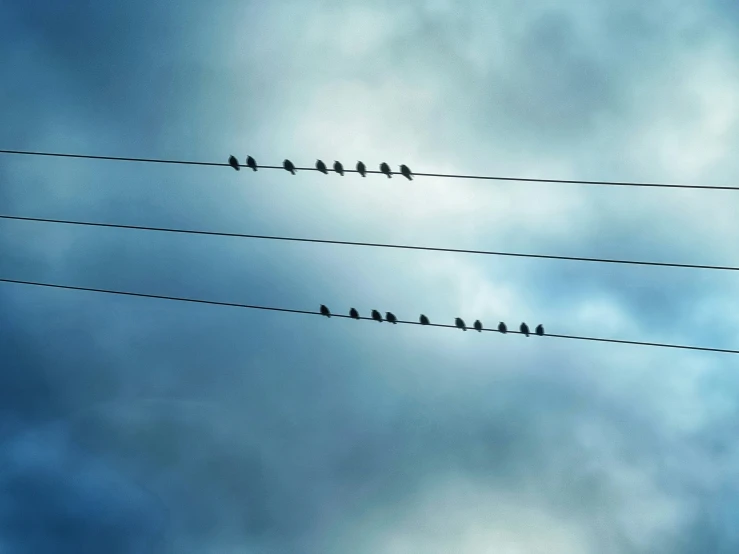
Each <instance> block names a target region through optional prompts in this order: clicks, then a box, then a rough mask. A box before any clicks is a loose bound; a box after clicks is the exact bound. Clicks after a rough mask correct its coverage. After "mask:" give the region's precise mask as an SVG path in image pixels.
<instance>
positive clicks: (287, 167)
mask: <svg viewBox="0 0 739 554" xmlns="http://www.w3.org/2000/svg"><path fill="white" fill-rule="evenodd" d="M282 167H284V168H285V171H289V172H290V173H292V174H293V175H295V164H293V163H292V162H291V161H290V160H285V161H284V162H282Z"/></svg>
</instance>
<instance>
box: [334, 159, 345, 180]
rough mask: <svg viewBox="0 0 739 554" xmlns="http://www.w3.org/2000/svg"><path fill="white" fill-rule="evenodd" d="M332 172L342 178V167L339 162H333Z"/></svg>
mask: <svg viewBox="0 0 739 554" xmlns="http://www.w3.org/2000/svg"><path fill="white" fill-rule="evenodd" d="M334 171H335V172H336V173H338V174H339V175H341V176H342V177H343V176H344V166H343V165H341V162H334Z"/></svg>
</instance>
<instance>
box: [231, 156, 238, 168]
mask: <svg viewBox="0 0 739 554" xmlns="http://www.w3.org/2000/svg"><path fill="white" fill-rule="evenodd" d="M228 165H230V166H231V167H233V168H234V169H235V170H236V171H239V160H237V159H236V156H229V157H228Z"/></svg>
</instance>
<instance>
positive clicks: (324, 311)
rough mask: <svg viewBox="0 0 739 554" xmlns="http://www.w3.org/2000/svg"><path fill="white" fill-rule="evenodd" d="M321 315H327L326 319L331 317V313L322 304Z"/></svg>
mask: <svg viewBox="0 0 739 554" xmlns="http://www.w3.org/2000/svg"><path fill="white" fill-rule="evenodd" d="M321 315H325V316H326V317H331V311H330V310H329V309H328V308H327V307H326V306H324V305H323V304H321Z"/></svg>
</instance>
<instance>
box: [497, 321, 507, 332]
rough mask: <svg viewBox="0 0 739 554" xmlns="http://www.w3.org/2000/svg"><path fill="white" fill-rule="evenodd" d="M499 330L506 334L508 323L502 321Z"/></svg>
mask: <svg viewBox="0 0 739 554" xmlns="http://www.w3.org/2000/svg"><path fill="white" fill-rule="evenodd" d="M498 331H500V332H501V333H503V334H505V333H507V332H508V327H506V324H505V323H503V322H502V321H501V322H500V323H498Z"/></svg>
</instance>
